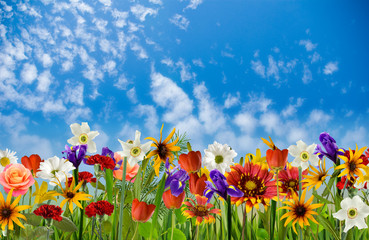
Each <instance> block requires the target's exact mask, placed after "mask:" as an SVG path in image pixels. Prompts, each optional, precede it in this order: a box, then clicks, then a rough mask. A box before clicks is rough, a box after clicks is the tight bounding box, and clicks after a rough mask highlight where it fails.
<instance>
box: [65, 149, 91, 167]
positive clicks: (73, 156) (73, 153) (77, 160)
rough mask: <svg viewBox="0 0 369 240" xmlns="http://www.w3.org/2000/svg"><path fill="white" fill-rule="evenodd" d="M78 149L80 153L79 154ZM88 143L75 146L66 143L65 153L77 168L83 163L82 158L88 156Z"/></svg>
mask: <svg viewBox="0 0 369 240" xmlns="http://www.w3.org/2000/svg"><path fill="white" fill-rule="evenodd" d="M77 151H78V154H77ZM86 151H87V145H76V146H73V147H69V146H68V145H65V151H63V152H62V153H65V154H66V155H67V159H68V161H69V162H71V163H72V164H73V165H74V167H75V168H77V169H78V167H79V165H80V164H81V162H82V160H83V159H85V157H86Z"/></svg>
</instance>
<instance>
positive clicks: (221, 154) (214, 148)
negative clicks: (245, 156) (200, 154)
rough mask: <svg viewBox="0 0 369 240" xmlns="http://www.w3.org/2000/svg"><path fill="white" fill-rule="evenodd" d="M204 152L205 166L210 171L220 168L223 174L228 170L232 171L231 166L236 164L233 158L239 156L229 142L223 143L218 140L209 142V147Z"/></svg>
mask: <svg viewBox="0 0 369 240" xmlns="http://www.w3.org/2000/svg"><path fill="white" fill-rule="evenodd" d="M204 152H205V156H204V158H203V164H204V166H205V167H206V168H207V169H208V170H209V171H211V170H213V169H218V170H219V171H220V172H221V173H222V174H224V173H225V172H226V171H227V172H229V171H231V168H230V166H231V165H233V164H234V162H233V158H235V157H236V156H237V153H236V152H235V151H234V150H232V149H231V148H230V147H229V146H228V145H227V144H224V145H222V144H220V143H218V142H216V141H214V143H213V144H209V145H208V149H205V150H204Z"/></svg>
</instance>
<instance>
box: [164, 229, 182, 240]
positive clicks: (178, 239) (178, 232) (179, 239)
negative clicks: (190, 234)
mask: <svg viewBox="0 0 369 240" xmlns="http://www.w3.org/2000/svg"><path fill="white" fill-rule="evenodd" d="M171 237H172V228H168V233H167V239H171ZM173 239H175V240H186V235H184V233H183V232H182V231H181V230H179V229H177V228H174V229H173Z"/></svg>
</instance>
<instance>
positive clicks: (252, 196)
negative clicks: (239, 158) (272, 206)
mask: <svg viewBox="0 0 369 240" xmlns="http://www.w3.org/2000/svg"><path fill="white" fill-rule="evenodd" d="M268 169H269V167H268V165H266V164H261V165H260V164H258V163H252V162H246V163H245V166H244V167H242V166H241V165H240V164H236V165H234V166H231V172H226V174H225V175H226V178H227V182H228V184H229V185H233V186H236V187H237V188H238V189H240V190H241V191H242V192H244V195H243V196H242V197H231V202H232V203H233V204H236V205H237V206H239V205H240V204H242V203H243V202H245V203H246V212H250V211H251V209H252V207H255V208H256V209H259V203H261V204H263V205H264V207H265V208H267V207H268V206H269V201H270V199H272V198H276V196H277V185H276V181H272V178H273V176H274V175H273V173H271V172H269V171H268Z"/></svg>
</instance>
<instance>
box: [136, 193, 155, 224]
mask: <svg viewBox="0 0 369 240" xmlns="http://www.w3.org/2000/svg"><path fill="white" fill-rule="evenodd" d="M155 208H156V206H155V205H154V204H149V205H148V204H147V203H145V202H140V201H138V199H137V198H135V199H133V202H132V219H133V221H136V222H147V221H148V220H149V219H150V218H151V216H152V215H153V214H154V211H155Z"/></svg>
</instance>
